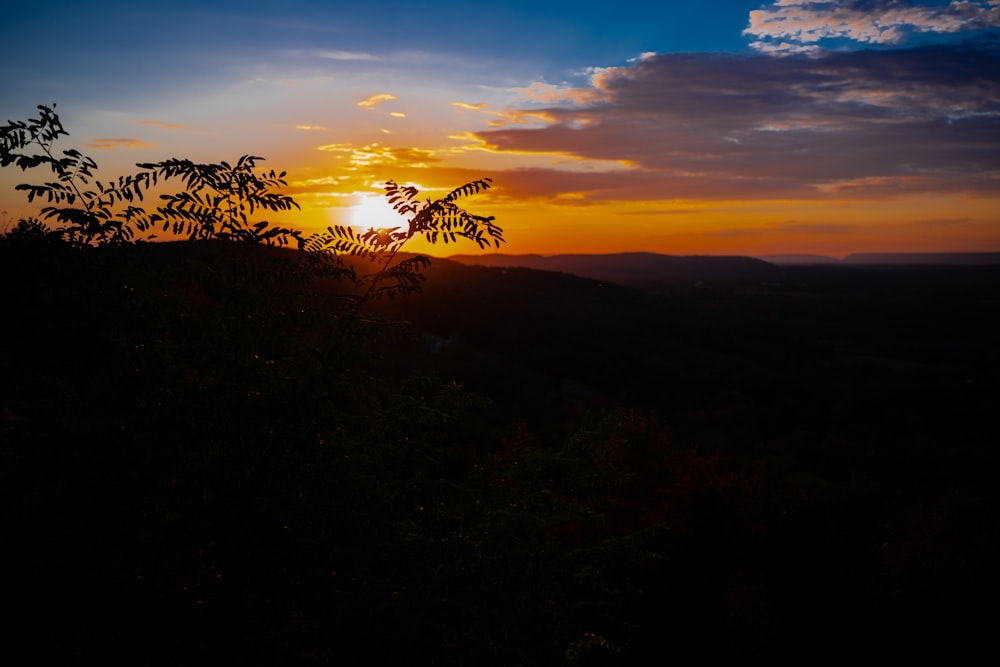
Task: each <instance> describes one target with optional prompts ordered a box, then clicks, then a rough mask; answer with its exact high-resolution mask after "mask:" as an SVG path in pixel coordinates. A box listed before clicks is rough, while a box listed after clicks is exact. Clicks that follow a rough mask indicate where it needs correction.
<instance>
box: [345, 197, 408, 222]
mask: <svg viewBox="0 0 1000 667" xmlns="http://www.w3.org/2000/svg"><path fill="white" fill-rule="evenodd" d="M352 208H353V209H354V210H353V212H352V213H351V224H352V226H354V227H357V228H360V229H369V228H371V227H374V228H375V229H382V228H385V227H390V228H391V227H403V226H405V225H406V223H407V220H406V218H404V217H403V216H401V215H400V214H398V213H396V212H395V211H394V210H392V206H390V205H389V203H388V202H387V201H386V200H385V199H384V198H383V197H375V196H372V195H362V197H361V200H360V201H359V202H358V203H357V204H355V205H354V206H353V207H352Z"/></svg>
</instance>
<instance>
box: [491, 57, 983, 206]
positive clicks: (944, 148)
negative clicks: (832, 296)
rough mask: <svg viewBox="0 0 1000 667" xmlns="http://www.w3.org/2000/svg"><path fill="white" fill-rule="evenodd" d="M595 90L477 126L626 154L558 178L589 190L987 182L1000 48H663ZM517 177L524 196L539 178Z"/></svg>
mask: <svg viewBox="0 0 1000 667" xmlns="http://www.w3.org/2000/svg"><path fill="white" fill-rule="evenodd" d="M589 90H591V91H592V92H593V93H594V94H593V95H592V96H587V95H580V96H575V97H574V98H573V99H575V100H586V99H590V100H592V101H590V102H586V103H576V102H574V103H569V104H568V103H566V102H565V100H566V99H567V97H565V96H555V97H553V98H552V99H553V103H552V104H551V105H550V106H543V107H539V106H538V105H537V104H535V103H534V101H533V100H532V101H525V102H524V103H523V108H521V109H516V108H515V109H511V110H509V111H507V112H505V113H506V115H507V116H510V117H516V116H517V114H518V113H524V114H529V113H530V114H532V115H533V117H535V118H536V119H545V120H544V123H536V124H535V125H533V126H504V127H498V128H496V129H489V130H484V131H480V132H477V133H475V139H477V140H478V141H479V142H481V145H482V146H483V147H484V148H486V149H488V150H492V151H494V152H500V153H503V152H512V153H521V154H523V153H538V154H561V155H567V156H575V157H577V158H579V159H581V160H595V161H617V162H619V163H625V164H630V165H633V166H634V168H633V169H632V170H631V171H630V172H629V173H628V174H627V177H626V176H625V175H613V174H604V175H601V176H599V177H591V178H590V179H589V180H588V179H587V177H585V176H582V175H579V174H574V175H573V178H574V179H577V178H580V179H584V186H583V187H581V186H580V185H579V184H572V185H569V184H567V186H566V187H565V190H563V189H561V188H562V186H559V185H556V186H555V188H554V189H553V191H552V192H561V191H567V192H569V191H572V192H579V191H585V190H586V191H590V192H592V193H593V196H595V197H608V198H625V199H629V198H631V199H654V198H665V199H671V198H696V197H700V198H709V199H732V198H746V199H766V198H799V199H824V198H837V197H843V196H848V195H851V196H857V197H861V198H884V197H890V196H895V195H898V194H902V193H908V192H921V193H926V192H963V193H969V194H977V195H992V196H995V193H996V192H997V183H998V179H1000V54H998V53H996V52H993V51H986V50H972V49H963V48H959V47H952V46H945V45H941V46H933V47H923V48H918V49H894V50H876V51H856V52H824V53H821V54H816V55H811V56H804V55H793V56H788V57H785V58H773V57H770V56H767V55H763V54H760V55H752V54H751V55H746V54H666V55H658V56H655V57H649V58H646V59H644V60H642V61H641V62H637V63H635V64H634V65H632V66H629V67H621V68H613V69H608V70H604V71H602V72H600V73H599V74H598V75H595V77H594V78H593V79H592V83H591V86H590V89H589ZM535 176H536V178H537V176H538V175H537V174H536V175H535ZM505 178H506V176H505ZM544 180H545V179H541V181H544ZM558 180H559V179H556V181H555V182H556V183H558ZM519 185H520V186H521V187H524V188H525V189H526V192H528V193H536V192H538V188H539V187H540V185H532V184H530V183H521V182H519ZM588 188H591V189H590V190H588Z"/></svg>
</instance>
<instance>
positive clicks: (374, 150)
mask: <svg viewBox="0 0 1000 667" xmlns="http://www.w3.org/2000/svg"><path fill="white" fill-rule="evenodd" d="M316 150H318V151H324V152H327V153H340V154H341V155H342V156H343V157H345V158H347V164H346V165H343V166H342V167H341V168H343V169H347V170H350V171H357V170H359V169H363V168H370V167H374V166H385V165H391V166H393V167H409V168H423V167H426V166H427V165H428V164H429V163H433V162H438V161H440V160H441V158H440V157H438V156H437V152H436V151H433V150H429V149H423V148H393V147H391V146H384V145H382V144H380V143H378V142H375V143H371V144H366V145H364V146H354V145H353V144H350V143H347V144H327V145H324V146H317V147H316Z"/></svg>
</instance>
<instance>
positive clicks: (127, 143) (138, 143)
mask: <svg viewBox="0 0 1000 667" xmlns="http://www.w3.org/2000/svg"><path fill="white" fill-rule="evenodd" d="M86 146H87V148H93V149H94V150H98V151H110V150H117V149H119V148H156V145H155V144H150V143H147V142H145V141H142V140H141V139H91V140H90V143H88V144H86Z"/></svg>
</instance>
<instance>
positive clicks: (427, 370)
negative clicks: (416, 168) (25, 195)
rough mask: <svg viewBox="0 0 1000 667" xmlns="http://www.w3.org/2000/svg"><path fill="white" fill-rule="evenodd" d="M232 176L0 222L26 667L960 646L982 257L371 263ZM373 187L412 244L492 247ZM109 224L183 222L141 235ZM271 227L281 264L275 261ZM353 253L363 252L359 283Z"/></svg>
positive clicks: (987, 366) (986, 532)
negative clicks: (578, 267) (417, 231)
mask: <svg viewBox="0 0 1000 667" xmlns="http://www.w3.org/2000/svg"><path fill="white" fill-rule="evenodd" d="M8 127H10V126H8ZM22 143H23V142H22ZM15 149H17V150H20V149H18V148H17V147H16V146H15ZM7 150H8V154H10V151H13V150H14V149H11V148H10V146H8V148H7ZM70 157H73V156H70ZM40 160H41V163H45V162H44V160H42V159H41V158H40ZM240 164H242V163H240ZM240 164H237V167H236V168H233V167H230V165H228V164H224V163H223V164H220V165H191V164H190V163H180V162H174V161H171V162H169V163H161V164H160V165H150V166H149V167H150V169H149V170H148V171H147V172H144V173H156V174H160V175H161V176H163V177H169V176H170V174H169V173H167V172H164V171H163V170H164V169H167V170H169V169H180V170H183V172H184V173H186V174H189V175H190V174H192V173H196V174H200V176H199V178H201V179H202V181H197V179H194V180H189V181H187V182H186V183H187V185H186V188H185V190H184V192H187V193H189V194H191V191H192V187H193V186H192V183H193V184H194V185H198V184H199V183H202V182H203V183H206V184H208V185H210V186H211V187H212V188H215V190H214V191H215V192H216V193H217V195H218V196H220V197H222V199H221V200H219V201H220V202H221V203H215V204H212V205H211V206H202V207H201V208H198V207H196V206H194V204H192V203H191V202H190V200H185V199H183V196H184V195H183V194H180V195H173V196H172V197H174V198H173V199H168V200H166V204H165V205H163V206H162V207H160V208H158V209H157V211H156V212H155V213H146V212H145V211H141V210H135V211H132V212H131V213H129V214H127V215H126V216H125V217H123V216H121V215H119V214H117V213H115V212H114V211H115V209H114V207H113V206H111V205H113V204H120V203H121V201H120V200H115V201H111V202H110V203H109V206H107V207H105V208H104V209H102V208H101V206H100V205H94V206H93V207H90V208H83V209H81V208H80V207H79V206H78V204H75V203H74V202H72V201H67V197H68V195H66V196H64V198H63V200H62V203H63V204H67V206H68V208H62V209H57V210H55V212H54V213H53V215H54V216H55V217H56V218H57V219H59V221H60V222H62V223H63V224H64V225H68V226H69V227H68V229H69V230H70V232H75V234H74V233H68V234H67V233H65V232H60V233H55V232H53V231H52V230H50V229H49V228H48V227H46V225H44V224H42V223H39V222H38V221H22V223H20V224H18V225H17V226H16V227H15V228H14V229H13V230H11V231H10V233H7V234H6V235H4V236H3V237H0V303H2V308H3V314H4V317H3V321H4V323H5V324H4V326H2V327H0V457H2V458H0V494H3V497H2V505H0V507H2V513H0V531H2V534H3V536H4V544H5V548H4V552H3V559H4V563H3V565H4V573H5V575H6V583H5V590H4V600H5V603H6V604H5V606H6V608H7V609H9V610H10V611H11V612H12V613H9V614H8V616H7V620H6V621H5V628H4V629H5V631H6V634H7V635H8V636H10V637H12V638H14V639H15V642H16V643H17V644H20V645H24V646H30V647H31V649H30V650H31V651H32V653H33V655H34V656H35V657H36V658H37V661H39V662H46V663H49V662H51V663H55V664H80V663H85V662H86V663H90V662H95V661H97V660H101V661H105V662H108V661H113V662H127V663H129V664H151V665H160V664H162V665H181V664H204V663H211V664H329V663H336V664H348V665H350V664H415V665H421V664H437V665H559V664H570V665H571V664H577V665H636V664H638V665H643V664H661V663H674V664H680V665H695V664H763V663H772V664H773V663H777V664H803V663H808V664H842V663H844V662H847V661H854V660H858V659H859V657H860V656H865V657H866V658H870V659H883V660H892V661H903V660H906V659H913V658H918V657H919V658H922V659H923V660H928V659H934V658H939V659H948V660H949V661H952V662H953V661H956V660H959V661H961V660H962V658H963V657H968V656H971V655H975V654H976V653H977V652H978V651H979V650H981V649H984V648H988V642H989V641H990V640H991V639H992V631H993V614H992V613H991V612H990V608H991V605H992V604H993V602H994V600H995V599H996V595H997V593H998V585H997V584H998V582H997V576H998V575H997V570H996V567H995V566H996V563H997V560H998V559H997V556H998V554H997V545H998V539H1000V535H998V531H1000V503H998V497H997V493H998V492H997V485H996V484H995V479H994V477H995V474H996V473H995V471H996V469H997V465H996V464H997V463H998V458H1000V457H998V454H997V448H996V443H997V442H998V441H1000V438H998V435H1000V433H998V431H1000V428H998V424H997V415H998V414H1000V413H998V409H997V408H998V399H1000V387H998V384H997V381H998V377H1000V375H998V371H1000V359H998V353H997V346H996V341H997V340H998V339H1000V309H998V308H997V305H998V304H997V301H996V294H997V287H998V285H1000V275H998V271H997V269H996V268H995V267H969V268H963V269H956V268H948V267H943V268H939V269H927V268H924V269H914V268H907V267H891V268H886V267H864V268H859V267H823V266H818V267H785V269H784V274H782V275H781V276H779V279H777V280H773V281H769V282H767V283H766V284H761V283H760V282H742V281H735V282H734V281H729V282H727V281H718V282H713V283H711V284H707V285H706V284H701V286H696V284H691V283H687V282H684V281H674V282H670V281H667V282H663V281H659V282H655V284H656V289H655V291H646V292H640V291H637V290H634V289H631V288H627V287H621V286H617V285H615V284H612V283H606V282H597V281H593V280H586V279H583V278H579V277H575V276H572V275H567V274H563V273H551V272H544V271H537V270H531V269H525V268H501V267H477V266H463V265H461V264H457V263H454V262H448V261H440V262H435V263H433V264H431V265H430V266H427V265H426V263H425V262H424V261H423V260H420V259H418V258H413V257H408V256H404V255H402V254H397V253H396V250H398V249H399V247H400V243H401V242H405V236H403V234H405V230H404V231H403V232H398V231H397V232H393V231H392V230H388V231H386V230H381V231H377V230H373V232H372V233H371V235H368V236H366V237H365V238H364V239H358V238H355V237H353V236H350V235H349V232H347V231H344V230H339V231H338V230H337V229H331V230H329V234H328V235H327V236H325V237H322V238H319V239H317V238H312V239H309V240H306V239H302V238H301V237H298V236H295V233H294V232H293V231H290V230H281V229H280V228H276V227H270V226H268V225H266V224H265V225H263V226H249V225H248V224H246V223H245V222H241V219H240V218H239V216H238V215H235V213H234V212H236V211H238V210H239V209H238V207H237V205H238V204H239V201H240V200H241V198H242V199H245V198H247V197H250V198H251V199H254V198H256V199H254V201H257V202H258V203H259V202H265V203H267V202H271V203H273V204H274V205H275V206H277V205H279V204H281V205H287V203H288V202H287V201H286V200H283V199H274V200H272V199H268V198H267V197H268V196H269V195H267V193H266V192H260V191H257V190H255V189H254V187H256V186H255V185H254V184H255V183H256V184H257V185H262V187H265V186H266V187H270V186H269V184H268V183H266V182H263V181H260V180H254V178H253V177H252V170H251V169H249V168H248V169H245V170H242V171H240V169H241V167H240ZM216 167H217V169H215V168H216ZM67 174H68V176H67ZM218 174H223V175H226V176H227V178H230V177H232V178H231V179H230V180H220V179H219V178H217V176H218ZM63 176H67V178H68V180H59V181H58V182H59V183H63V184H65V183H69V182H71V181H72V179H73V178H74V177H73V175H72V174H71V173H69V172H64V174H63ZM237 176H238V177H239V178H244V177H246V178H247V179H248V180H246V181H243V183H244V186H241V187H244V189H243V190H236V191H233V190H230V191H226V190H225V187H224V186H225V185H226V183H232V182H236V181H238V180H239V178H237ZM61 178H62V177H61V176H60V179H61ZM147 178H152V176H149V177H147ZM273 179H274V180H273V181H270V182H269V183H271V184H275V183H278V184H280V183H279V182H280V175H275V176H274V177H273ZM265 180H266V179H265ZM49 185H50V186H51V184H49ZM67 187H69V186H67ZM144 187H145V186H144V185H143V183H142V182H138V185H135V184H134V183H133V185H130V186H129V188H132V189H131V190H129V189H125V190H122V191H123V192H129V193H132V194H133V195H135V196H138V194H137V193H138V192H140V191H141V190H142V189H143V188H144ZM266 187H265V190H266ZM38 191H39V192H42V193H45V192H46V190H45V187H44V186H38ZM48 192H52V188H51V187H50V189H49V190H48ZM58 192H59V191H58V190H57V191H56V197H57V199H58ZM219 192H223V193H226V194H225V196H222V195H221V194H218V193H219ZM463 192H465V190H463V189H459V190H457V191H456V193H458V195H461V194H462V193H463ZM199 193H200V194H199ZM195 194H197V196H199V197H202V198H203V199H204V198H205V197H210V196H216V195H208V194H204V193H203V192H201V191H198V192H196V193H195ZM389 194H390V195H398V198H397V201H398V202H402V204H403V206H411V204H412V209H411V210H409V211H408V213H409V214H410V215H412V216H413V217H412V218H411V228H410V229H411V230H412V229H413V225H414V224H416V225H417V226H419V225H423V224H425V223H426V224H427V225H428V226H426V227H423V228H422V229H423V230H424V231H430V232H432V231H434V230H439V231H440V232H441V233H451V231H449V230H450V229H452V230H454V229H457V231H455V232H454V233H457V234H458V235H460V236H461V235H462V234H463V233H466V234H468V236H466V238H472V239H473V240H475V238H474V235H475V233H480V232H483V231H484V230H485V232H486V233H487V236H488V237H489V238H497V237H496V236H490V235H491V234H499V230H498V229H497V228H495V227H493V226H491V222H490V220H491V219H487V218H478V217H476V216H469V217H467V218H462V217H461V215H460V213H462V212H461V210H460V209H453V208H450V207H449V206H447V205H445V204H441V203H440V202H441V201H444V200H439V201H438V202H428V204H427V205H426V207H425V206H424V205H420V204H415V203H413V202H414V201H415V200H414V199H413V195H414V194H415V191H413V192H409V191H408V190H407V189H405V188H398V187H397V188H396V190H393V191H390V193H389ZM453 194H455V193H453ZM458 195H456V196H458ZM451 196H452V195H449V197H451ZM95 197H97V198H99V197H100V195H95ZM231 197H232V198H231ZM84 199H86V198H85V197H84ZM446 199H447V198H446ZM91 201H92V200H91ZM206 201H208V200H206ZM448 201H451V200H448ZM185 202H187V203H185ZM56 203H57V204H59V203H60V202H58V201H57V202H56ZM210 203H211V202H210ZM446 204H447V202H446ZM437 205H440V206H441V207H443V208H440V209H434V206H437ZM74 206H76V208H73V207H74ZM265 208H266V207H265ZM81 210H82V213H80V212H79V211H81ZM129 210H131V209H129ZM227 210H228V211H229V212H230V214H226V211H227ZM267 210H280V209H267ZM74 211H78V212H77V213H74ZM422 211H429V212H430V213H432V214H435V215H429V216H425V217H421V215H423V213H422ZM435 211H437V212H446V213H448V215H452V214H453V213H454V214H455V215H457V216H458V217H457V218H455V217H454V216H452V217H448V216H445V217H443V218H441V217H435V216H436V213H435ZM456 211H457V212H456ZM105 213H106V215H105ZM128 216H131V217H128ZM154 216H158V217H154ZM199 216H202V217H199ZM456 219H457V220H459V222H460V224H459V226H458V227H457V228H449V227H447V226H446V225H449V224H452V223H451V222H448V221H449V220H452V221H453V220H456ZM136 220H139V221H144V222H142V224H143V225H145V224H147V223H149V224H150V225H152V224H153V223H155V224H157V225H158V224H160V223H165V224H168V225H169V224H173V223H172V222H171V221H174V222H176V221H180V222H179V223H178V224H180V225H181V228H182V229H181V231H182V232H183V231H184V229H185V228H186V229H187V230H188V231H189V232H193V233H191V234H190V235H191V236H192V239H191V240H188V241H184V242H179V243H143V242H135V241H134V240H133V239H132V238H131V236H130V235H131V234H132V233H133V232H135V230H136V229H139V231H142V229H141V227H140V226H137V225H136V223H135V221H136ZM220 221H221V222H222V223H225V224H221V225H218V224H216V223H219V222H220ZM414 221H415V222H414ZM209 224H211V225H215V226H214V227H212V228H211V229H210V230H209V232H210V233H208V232H205V230H206V225H209ZM469 224H471V225H472V227H471V228H470V227H469V226H468V225H469ZM74 225H75V226H74ZM225 225H229V227H226V226H225ZM435 225H445V226H441V227H437V226H435ZM185 226H187V227H185ZM147 229H148V227H147ZM276 229H277V230H278V231H277V232H276V234H279V235H280V234H285V235H287V236H289V237H290V238H295V239H297V240H299V241H300V246H301V249H300V250H299V251H293V250H286V249H283V248H280V247H271V246H268V245H267V241H268V240H269V239H270V238H271V237H268V236H267V234H268V233H269V230H276ZM491 230H492V231H491ZM199 234H203V235H201V236H199ZM392 234H396V236H393V235H392ZM310 244H311V245H310ZM352 248H353V249H354V250H355V251H356V252H355V253H354V255H353V256H354V257H355V260H354V262H353V263H352V262H341V261H340V259H341V257H340V256H341V255H342V254H344V251H345V249H352ZM366 248H367V251H366V250H365V249H366ZM324 249H327V250H331V249H332V250H335V251H336V252H333V253H332V254H331V253H327V252H324ZM369 251H370V252H369ZM347 254H351V253H350V252H349V253H347ZM372 258H375V259H376V260H379V258H388V259H389V260H390V261H387V262H386V263H384V264H379V265H378V266H379V267H382V268H379V269H378V270H376V271H375V272H374V273H371V274H368V275H367V276H365V274H364V271H365V269H364V266H365V262H366V261H367V260H369V259H372ZM359 262H360V263H359ZM395 267H403V268H401V269H400V268H395ZM359 276H360V278H359ZM421 277H426V283H425V284H424V289H423V290H422V292H419V293H412V294H409V295H407V294H404V293H406V292H413V291H414V288H415V287H417V286H419V285H420V283H421ZM379 293H385V294H387V295H393V294H395V295H397V296H399V297H400V298H398V299H394V300H383V301H378V302H376V301H374V299H373V297H374V295H375V294H379Z"/></svg>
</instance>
